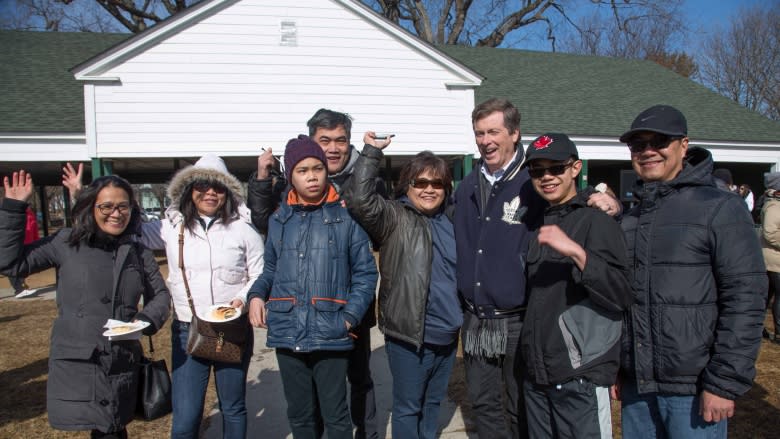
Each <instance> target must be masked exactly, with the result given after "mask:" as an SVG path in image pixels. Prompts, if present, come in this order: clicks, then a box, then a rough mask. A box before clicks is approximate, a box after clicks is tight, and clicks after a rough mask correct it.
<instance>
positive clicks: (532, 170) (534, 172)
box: [528, 162, 574, 178]
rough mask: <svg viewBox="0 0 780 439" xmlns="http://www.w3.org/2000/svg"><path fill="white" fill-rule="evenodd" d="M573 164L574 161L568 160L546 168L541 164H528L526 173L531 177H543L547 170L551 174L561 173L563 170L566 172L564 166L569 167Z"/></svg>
mask: <svg viewBox="0 0 780 439" xmlns="http://www.w3.org/2000/svg"><path fill="white" fill-rule="evenodd" d="M573 164H574V162H568V163H563V164H560V165H552V166H548V167H546V168H543V167H541V166H540V167H533V166H529V167H528V175H530V176H531V178H542V177H544V174H546V173H548V172H549V173H550V175H553V176H555V175H561V174H563V173H564V172H566V168H568V167H570V166H571V165H573Z"/></svg>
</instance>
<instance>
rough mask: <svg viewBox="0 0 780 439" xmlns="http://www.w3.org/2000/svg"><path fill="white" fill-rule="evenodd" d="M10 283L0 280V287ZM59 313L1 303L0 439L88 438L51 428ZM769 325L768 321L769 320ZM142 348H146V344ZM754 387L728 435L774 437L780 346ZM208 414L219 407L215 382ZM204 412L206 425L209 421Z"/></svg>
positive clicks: (157, 430) (164, 352)
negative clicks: (52, 355)
mask: <svg viewBox="0 0 780 439" xmlns="http://www.w3.org/2000/svg"><path fill="white" fill-rule="evenodd" d="M27 282H28V284H29V285H30V286H31V287H34V288H41V287H44V288H53V285H52V283H53V282H52V275H51V273H48V274H47V273H44V274H37V275H34V276H31V277H30V278H28V279H27ZM7 287H8V281H7V279H5V278H0V288H7ZM56 313H57V310H56V305H55V303H54V301H53V300H45V299H39V298H30V299H13V298H8V299H2V300H0V340H2V342H0V395H3V397H2V398H0V438H19V437H34V438H36V439H44V438H85V437H88V436H89V435H88V434H87V433H84V432H76V433H68V432H61V431H57V430H53V429H52V428H51V427H50V426H49V424H48V421H47V417H46V377H47V358H48V348H49V332H50V330H51V323H52V321H53V319H54V317H55V316H56ZM765 325H766V326H767V327H769V320H768V319H767V321H766V322H765ZM154 341H155V348H156V350H157V353H156V355H157V357H158V358H160V357H161V358H164V359H166V361H167V362H168V363H169V367H170V325H169V324H168V325H166V326H165V327H164V328H163V330H162V331H161V332H160V333H159V334H158V335H156V336H155V340H154ZM144 345H145V346H146V347H148V344H146V342H145V341H144ZM757 371H758V373H757V376H756V381H755V384H754V386H753V388H752V390H751V391H750V392H748V394H747V395H745V396H744V397H742V398H741V399H739V400H737V411H736V414H735V415H734V417H733V418H732V419H731V420H730V421H729V437H731V438H737V439H742V438H744V439H747V438H751V439H752V438H776V437H778V433H777V431H778V430H777V428H778V427H777V421H778V419H780V345H776V344H773V343H770V342H768V341H766V340H764V341H763V342H762V346H761V353H760V355H759V359H758V364H757ZM211 383H212V384H211V385H210V387H209V393H208V395H207V399H206V406H205V413H206V414H207V413H209V412H210V411H211V410H212V409H213V408H214V404H215V403H216V398H215V394H214V389H213V379H212V380H211ZM449 394H450V397H451V398H453V399H454V400H456V401H458V403H459V405H461V406H462V408H463V411H464V415H465V416H468V412H469V410H468V403H467V402H466V401H465V386H464V383H463V368H462V362H461V361H457V362H456V367H455V370H454V372H453V377H452V380H451V382H450V389H449ZM206 414H204V422H209V419H208V416H206ZM613 419H614V424H615V427H616V428H615V430H616V432H615V433H616V434H615V437H616V438H619V437H620V433H619V426H620V421H619V415H618V412H617V407H616V405H613ZM170 423H171V418H170V415H169V416H166V417H163V418H161V419H158V420H156V421H153V422H144V421H135V422H132V423H131V424H130V425H129V426H128V432H129V434H130V437H132V438H134V439H136V438H141V439H158V438H164V437H169V436H170Z"/></svg>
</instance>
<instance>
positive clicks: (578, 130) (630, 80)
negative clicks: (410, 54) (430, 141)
mask: <svg viewBox="0 0 780 439" xmlns="http://www.w3.org/2000/svg"><path fill="white" fill-rule="evenodd" d="M437 48H438V49H440V50H441V51H443V52H444V53H446V54H447V55H449V56H451V57H453V58H455V59H457V60H458V61H460V62H461V63H463V64H464V65H466V66H467V67H469V68H471V69H473V70H474V71H476V72H477V73H479V74H481V75H482V76H484V77H485V80H484V81H483V83H482V86H480V87H479V88H477V90H476V93H475V101H476V102H482V101H484V100H486V99H488V98H491V97H504V98H507V99H509V100H511V101H512V102H513V103H514V104H515V105H516V106H517V107H518V109H519V110H520V112H521V114H522V122H521V127H522V131H523V132H528V133H544V132H549V131H559V132H565V133H567V134H569V135H587V136H620V135H621V134H622V133H623V132H624V131H626V130H627V129H628V128H629V127H630V126H631V121H632V120H633V119H634V117H636V115H637V114H639V113H640V112H641V111H642V110H644V109H645V108H648V107H650V106H652V105H656V104H668V105H672V106H674V107H676V108H678V109H679V110H680V111H682V112H683V114H685V116H686V118H687V119H688V134H689V135H690V137H691V139H693V140H694V141H702V140H718V141H737V142H774V143H777V142H780V122H775V121H772V120H770V119H768V118H766V117H764V116H762V115H760V114H758V113H756V112H753V111H750V110H748V109H746V108H744V107H742V106H741V105H739V104H737V103H735V102H733V101H731V100H730V99H727V98H725V97H723V96H721V95H720V94H718V93H716V92H714V91H712V90H710V89H708V88H706V87H705V86H703V85H701V84H698V83H696V82H694V81H692V80H690V79H687V78H684V77H682V76H680V75H678V74H676V73H674V72H672V71H671V70H669V69H666V68H664V67H661V66H660V65H658V64H655V63H654V62H651V61H645V60H630V59H621V58H607V57H597V56H586V55H574V54H567V53H549V52H534V51H526V50H514V49H495V48H485V47H463V46H438V47H437Z"/></svg>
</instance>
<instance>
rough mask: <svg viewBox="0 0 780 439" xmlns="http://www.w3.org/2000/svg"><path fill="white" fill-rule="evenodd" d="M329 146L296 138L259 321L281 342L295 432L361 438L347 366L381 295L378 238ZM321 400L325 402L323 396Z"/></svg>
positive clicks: (257, 299)
mask: <svg viewBox="0 0 780 439" xmlns="http://www.w3.org/2000/svg"><path fill="white" fill-rule="evenodd" d="M326 163H327V160H326V157H325V154H324V153H323V151H322V148H321V147H320V145H318V144H316V143H315V142H314V141H312V140H311V139H310V138H309V137H307V136H304V135H301V136H299V137H298V138H297V139H291V140H290V141H289V142H288V143H287V147H286V149H285V155H284V165H285V173H286V175H285V177H286V178H287V181H288V182H290V184H291V185H292V188H291V189H290V190H289V191H288V192H287V199H286V200H284V201H283V202H282V205H281V206H280V207H279V209H278V210H277V211H276V212H274V213H273V214H272V215H271V218H270V219H269V224H268V237H267V239H266V247H265V267H264V268H263V274H262V275H261V276H260V277H259V278H258V279H257V280H256V281H255V282H254V283H253V284H252V287H251V289H250V290H249V295H248V299H249V318H250V322H251V323H252V324H253V325H254V326H256V327H267V328H268V338H267V341H266V345H267V346H268V347H272V348H276V359H277V361H278V363H279V373H280V374H281V377H282V384H283V385H284V396H285V399H286V400H287V418H288V420H289V422H290V429H291V430H292V434H293V437H295V438H309V439H313V438H317V437H319V435H320V428H319V425H318V414H317V407H318V406H319V411H320V414H321V415H322V421H323V422H324V427H325V432H326V433H327V436H328V438H329V439H347V438H350V439H351V438H352V422H350V418H349V410H348V409H347V380H346V378H347V363H348V359H349V352H350V351H351V350H352V347H353V341H352V340H353V338H354V337H358V338H359V337H360V336H359V335H356V334H354V333H353V332H351V331H352V329H353V328H355V327H356V326H357V325H358V323H360V321H361V320H362V319H363V315H364V314H365V313H366V311H367V310H368V307H369V306H370V304H371V303H372V301H373V299H374V291H375V290H376V282H377V270H376V263H375V261H374V256H373V254H372V251H371V242H370V241H369V238H368V235H367V234H366V232H365V231H364V230H363V229H362V228H361V227H360V225H359V224H358V223H357V222H355V220H353V219H352V217H350V216H349V212H347V209H346V208H345V207H344V205H343V203H342V201H341V199H340V197H339V194H338V192H336V188H335V187H333V185H332V184H330V182H329V181H328V174H327V167H326V166H327V165H326ZM315 400H316V401H315Z"/></svg>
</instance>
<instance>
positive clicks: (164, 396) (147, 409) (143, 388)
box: [135, 337, 173, 421]
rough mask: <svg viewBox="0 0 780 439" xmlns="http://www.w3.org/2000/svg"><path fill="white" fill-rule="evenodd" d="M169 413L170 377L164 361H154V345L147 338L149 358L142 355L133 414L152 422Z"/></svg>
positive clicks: (170, 409) (171, 409)
mask: <svg viewBox="0 0 780 439" xmlns="http://www.w3.org/2000/svg"><path fill="white" fill-rule="evenodd" d="M171 411H173V407H172V406H171V376H170V375H169V374H168V366H167V365H166V364H165V360H163V359H160V360H155V359H154V344H152V337H149V356H148V357H147V356H145V355H144V356H143V358H142V359H141V363H140V371H139V376H138V397H137V402H136V410H135V413H136V415H137V416H138V417H139V418H142V419H143V420H145V421H153V420H155V419H157V418H159V417H162V416H165V415H167V414H168V413H170V412H171Z"/></svg>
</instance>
